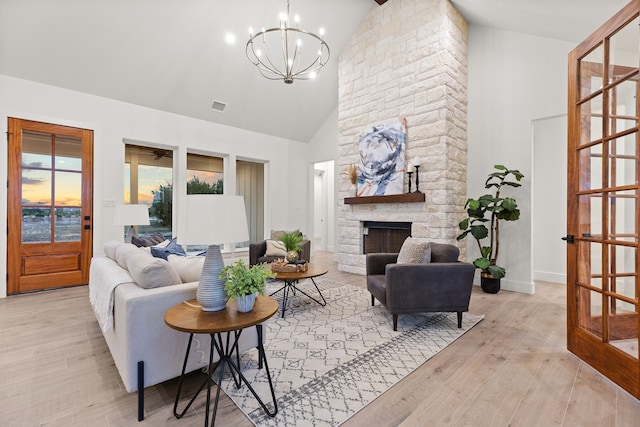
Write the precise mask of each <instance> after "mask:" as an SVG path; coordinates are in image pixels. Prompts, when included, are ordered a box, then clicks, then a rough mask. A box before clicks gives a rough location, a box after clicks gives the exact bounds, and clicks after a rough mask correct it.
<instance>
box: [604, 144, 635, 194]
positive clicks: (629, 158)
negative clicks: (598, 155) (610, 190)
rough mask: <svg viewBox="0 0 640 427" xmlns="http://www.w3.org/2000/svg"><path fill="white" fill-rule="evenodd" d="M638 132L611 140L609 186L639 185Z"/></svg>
mask: <svg viewBox="0 0 640 427" xmlns="http://www.w3.org/2000/svg"><path fill="white" fill-rule="evenodd" d="M636 136H637V133H632V134H630V135H627V136H624V137H620V138H616V139H613V140H611V141H609V187H621V186H623V185H637V184H638V171H637V169H636V166H637V153H636Z"/></svg>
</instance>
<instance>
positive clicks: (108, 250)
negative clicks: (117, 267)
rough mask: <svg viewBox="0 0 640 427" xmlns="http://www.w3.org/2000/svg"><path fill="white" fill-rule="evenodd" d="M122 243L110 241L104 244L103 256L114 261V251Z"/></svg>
mask: <svg viewBox="0 0 640 427" xmlns="http://www.w3.org/2000/svg"><path fill="white" fill-rule="evenodd" d="M122 244H123V243H122V242H118V241H117V240H110V241H108V242H107V243H105V244H104V254H105V255H106V256H108V257H109V258H111V259H112V260H114V261H115V260H116V249H118V246H120V245H122Z"/></svg>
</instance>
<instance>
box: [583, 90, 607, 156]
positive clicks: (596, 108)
mask: <svg viewBox="0 0 640 427" xmlns="http://www.w3.org/2000/svg"><path fill="white" fill-rule="evenodd" d="M600 139H602V95H598V96H596V97H594V98H592V99H590V100H589V101H586V102H584V103H582V104H581V105H580V145H585V144H588V143H590V142H592V141H598V140H600Z"/></svg>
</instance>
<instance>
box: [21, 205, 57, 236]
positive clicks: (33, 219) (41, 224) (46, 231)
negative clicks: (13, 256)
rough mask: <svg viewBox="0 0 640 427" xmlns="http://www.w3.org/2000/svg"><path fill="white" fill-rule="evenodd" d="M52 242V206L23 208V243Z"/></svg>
mask: <svg viewBox="0 0 640 427" xmlns="http://www.w3.org/2000/svg"><path fill="white" fill-rule="evenodd" d="M49 242H51V208H22V243H49Z"/></svg>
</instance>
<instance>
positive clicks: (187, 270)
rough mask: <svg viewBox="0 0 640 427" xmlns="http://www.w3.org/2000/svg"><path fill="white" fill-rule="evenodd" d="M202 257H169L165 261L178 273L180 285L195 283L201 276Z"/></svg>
mask: <svg viewBox="0 0 640 427" xmlns="http://www.w3.org/2000/svg"><path fill="white" fill-rule="evenodd" d="M204 258H205V257H203V256H197V255H195V256H180V255H169V256H168V257H167V261H169V265H171V266H172V267H173V268H174V270H176V271H177V272H178V275H179V276H180V280H182V283H190V282H197V281H199V280H200V276H202V266H203V264H204Z"/></svg>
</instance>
